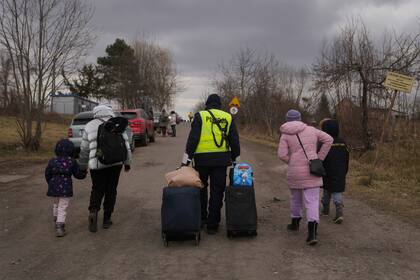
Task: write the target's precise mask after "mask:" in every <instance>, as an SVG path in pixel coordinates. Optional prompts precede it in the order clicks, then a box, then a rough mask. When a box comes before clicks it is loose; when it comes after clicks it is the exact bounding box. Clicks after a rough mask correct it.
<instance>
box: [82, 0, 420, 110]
mask: <svg viewBox="0 0 420 280" xmlns="http://www.w3.org/2000/svg"><path fill="white" fill-rule="evenodd" d="M419 2H420V1H418V0H352V1H344V0H343V1H341V0H340V1H338V0H224V1H222V0H218V1H217V0H213V1H205V0H150V1H146V0H143V1H138V0H92V3H93V5H94V6H95V9H96V12H95V16H94V18H93V23H94V24H95V25H96V26H97V28H98V30H99V31H100V36H99V40H98V43H97V45H96V47H95V48H94V49H93V50H92V55H91V57H90V60H91V61H93V60H94V58H95V57H97V56H98V55H102V54H103V52H104V50H105V47H106V45H107V44H110V43H112V41H114V40H115V38H117V37H123V38H125V39H126V40H128V41H130V40H133V39H135V38H136V37H138V36H141V34H143V33H146V34H149V35H150V37H151V38H156V40H157V42H159V43H160V44H161V45H163V46H164V47H167V48H169V49H171V50H172V51H173V53H174V57H175V60H176V63H177V65H178V68H179V72H180V74H181V75H183V76H189V77H193V78H192V79H191V78H190V79H189V80H190V81H191V80H194V81H195V83H194V84H192V85H191V88H190V89H189V90H187V92H186V93H184V94H183V95H181V97H180V99H181V101H180V102H178V103H179V104H180V106H181V103H182V104H183V103H185V104H187V103H188V104H190V103H191V99H192V98H199V97H200V96H201V94H202V92H197V91H198V90H204V88H205V87H207V86H208V83H207V82H203V80H204V79H203V77H205V76H209V75H210V74H211V72H212V71H214V69H215V68H216V67H217V65H218V64H219V63H220V62H221V60H227V59H229V58H230V57H231V56H232V55H233V53H235V52H236V51H237V50H238V49H239V48H241V47H249V48H253V49H257V50H259V51H261V52H269V53H274V54H276V55H277V56H278V57H279V58H280V59H282V60H284V61H285V62H288V63H291V64H296V65H302V64H310V63H312V61H313V60H314V58H315V57H316V55H317V54H318V51H319V48H320V46H321V42H322V40H323V39H324V38H327V37H329V36H331V35H332V34H333V33H334V31H335V30H337V28H338V25H340V24H343V23H344V22H345V21H346V19H348V18H349V17H351V16H355V15H359V14H360V15H361V16H362V17H363V18H364V19H365V20H366V22H367V23H368V24H369V27H370V26H372V28H373V29H374V30H373V31H374V32H381V31H382V30H380V29H385V28H390V27H396V28H398V29H401V30H413V28H416V24H417V23H416V21H417V22H418V14H419V12H418V11H419V10H420V3H419ZM416 13H417V15H416ZM416 16H417V20H416ZM187 80H188V79H187ZM197 81H201V84H200V85H197V84H196V83H197ZM186 86H187V87H188V83H187V85H186ZM183 98H184V100H182V99H183ZM184 101H185V102H184ZM186 106H187V105H185V106H184V107H186ZM188 106H190V105H188ZM182 110H183V111H185V110H188V109H186V108H183V109H182Z"/></svg>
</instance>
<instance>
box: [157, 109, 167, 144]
mask: <svg viewBox="0 0 420 280" xmlns="http://www.w3.org/2000/svg"><path fill="white" fill-rule="evenodd" d="M168 125H169V115H168V113H167V112H166V110H165V109H163V110H162V114H161V115H160V117H159V128H160V131H162V136H163V137H165V136H166V130H167V129H168Z"/></svg>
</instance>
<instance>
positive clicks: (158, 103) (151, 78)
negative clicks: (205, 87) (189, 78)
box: [132, 39, 182, 110]
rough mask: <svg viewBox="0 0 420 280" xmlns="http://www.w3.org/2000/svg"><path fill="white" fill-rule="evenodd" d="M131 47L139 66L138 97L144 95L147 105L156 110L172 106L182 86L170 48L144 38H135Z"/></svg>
mask: <svg viewBox="0 0 420 280" xmlns="http://www.w3.org/2000/svg"><path fill="white" fill-rule="evenodd" d="M132 47H133V49H134V55H135V57H136V59H137V64H138V68H139V84H140V88H141V91H140V93H141V95H138V98H140V99H141V98H145V97H146V98H147V99H149V103H150V104H149V105H151V106H152V107H154V108H156V109H157V110H162V109H163V108H164V107H169V106H172V103H173V99H174V97H175V95H176V93H177V92H178V91H181V90H182V87H181V85H180V82H179V80H178V77H177V71H176V66H175V63H174V59H173V57H172V53H171V52H170V50H168V49H165V48H162V47H160V46H159V45H158V44H156V43H154V42H151V41H147V40H145V39H142V40H136V41H135V42H134V43H133V44H132Z"/></svg>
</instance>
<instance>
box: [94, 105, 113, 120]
mask: <svg viewBox="0 0 420 280" xmlns="http://www.w3.org/2000/svg"><path fill="white" fill-rule="evenodd" d="M93 117H94V118H95V119H100V118H106V117H110V118H112V117H115V114H114V111H112V108H111V107H109V106H106V105H98V106H96V107H95V108H93Z"/></svg>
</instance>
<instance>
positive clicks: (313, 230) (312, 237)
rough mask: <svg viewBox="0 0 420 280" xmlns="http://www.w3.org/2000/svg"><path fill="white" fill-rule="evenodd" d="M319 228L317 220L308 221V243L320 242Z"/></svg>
mask: <svg viewBox="0 0 420 280" xmlns="http://www.w3.org/2000/svg"><path fill="white" fill-rule="evenodd" d="M317 230H318V223H317V222H308V238H307V239H306V243H307V244H308V245H311V246H313V245H315V244H316V243H318V240H317V237H316V235H317Z"/></svg>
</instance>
